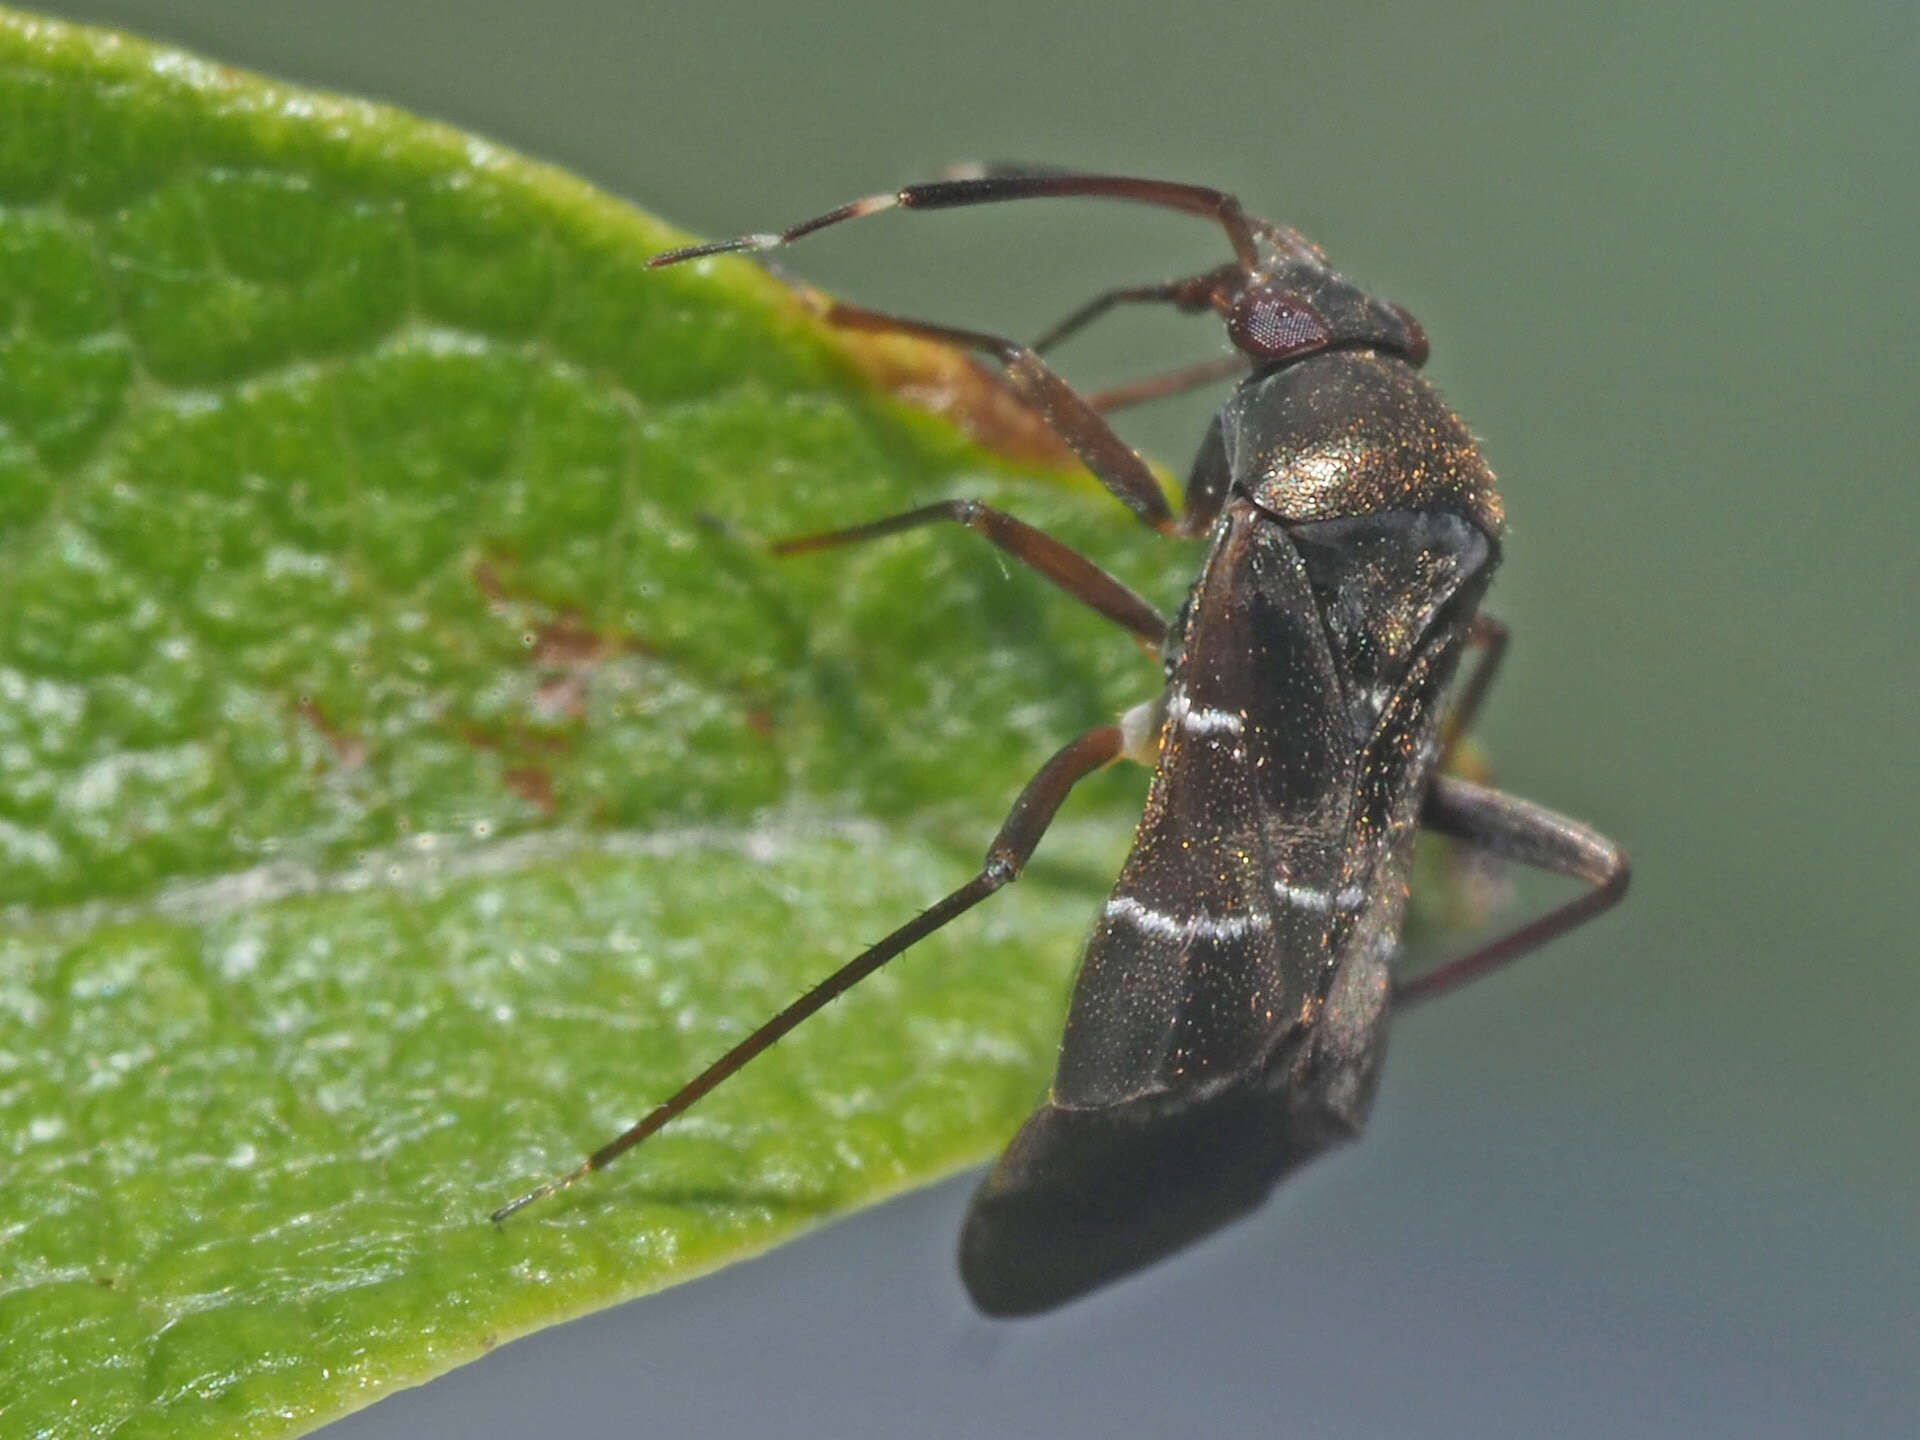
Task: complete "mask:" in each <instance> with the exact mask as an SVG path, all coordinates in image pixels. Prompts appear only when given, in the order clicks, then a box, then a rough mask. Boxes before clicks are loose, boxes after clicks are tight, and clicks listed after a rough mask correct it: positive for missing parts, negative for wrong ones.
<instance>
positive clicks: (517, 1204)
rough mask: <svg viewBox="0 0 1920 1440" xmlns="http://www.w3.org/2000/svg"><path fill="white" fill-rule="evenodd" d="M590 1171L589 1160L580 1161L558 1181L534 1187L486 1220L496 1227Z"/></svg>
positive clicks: (591, 1167)
mask: <svg viewBox="0 0 1920 1440" xmlns="http://www.w3.org/2000/svg"><path fill="white" fill-rule="evenodd" d="M591 1169H593V1162H592V1161H591V1160H586V1161H582V1162H581V1163H580V1165H578V1166H577V1167H576V1168H574V1169H572V1170H569V1171H568V1172H567V1173H566V1174H565V1175H562V1176H560V1177H559V1178H558V1179H555V1180H549V1181H547V1183H546V1184H544V1185H536V1186H535V1187H534V1188H533V1189H531V1190H529V1191H527V1193H526V1194H524V1195H521V1196H518V1197H516V1198H515V1199H512V1200H509V1201H508V1202H507V1203H506V1204H504V1205H502V1206H501V1207H500V1208H499V1209H498V1210H496V1211H494V1212H493V1213H492V1214H491V1215H489V1216H488V1217H487V1218H488V1219H489V1220H491V1221H492V1222H493V1223H494V1224H496V1225H498V1224H499V1223H500V1222H501V1221H502V1220H505V1219H506V1218H507V1217H508V1216H509V1215H513V1214H516V1213H518V1212H519V1211H521V1210H524V1209H526V1208H527V1206H529V1205H531V1204H533V1202H534V1201H536V1200H544V1199H546V1198H547V1196H549V1195H552V1194H554V1193H556V1192H558V1191H561V1190H564V1189H566V1188H567V1187H568V1186H569V1185H571V1184H573V1182H574V1181H576V1180H578V1179H580V1178H581V1177H582V1176H583V1175H585V1174H586V1173H587V1172H588V1171H590V1170H591Z"/></svg>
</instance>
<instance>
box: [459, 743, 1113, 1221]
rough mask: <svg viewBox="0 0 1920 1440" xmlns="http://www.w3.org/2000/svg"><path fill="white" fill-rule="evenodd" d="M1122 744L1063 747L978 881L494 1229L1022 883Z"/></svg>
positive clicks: (1014, 815) (1032, 783)
mask: <svg viewBox="0 0 1920 1440" xmlns="http://www.w3.org/2000/svg"><path fill="white" fill-rule="evenodd" d="M1123 744H1124V742H1123V740H1122V738H1121V734H1120V727H1119V726H1118V725H1102V726H1100V727H1099V728H1098V729H1095V730H1089V731H1088V732H1087V733H1086V734H1084V735H1082V736H1081V737H1080V738H1079V739H1077V740H1074V741H1071V742H1070V743H1068V744H1066V745H1064V746H1062V747H1061V748H1060V750H1059V751H1057V752H1056V753H1055V754H1054V756H1053V758H1052V759H1050V760H1048V761H1047V763H1046V764H1045V765H1042V766H1041V767H1040V771H1039V773H1038V774H1036V775H1035V776H1034V777H1033V779H1031V780H1029V781H1028V782H1027V788H1026V789H1024V790H1022V791H1021V792H1020V798H1019V799H1018V800H1016V801H1014V802H1013V809H1012V811H1011V812H1010V813H1009V814H1008V816H1007V820H1006V823H1005V824H1004V825H1002V826H1001V827H1000V833H999V834H998V835H996V836H995V837H994V840H993V844H992V845H990V846H988V847H987V858H986V863H985V864H983V865H982V866H981V867H980V873H979V874H978V875H975V876H974V877H973V879H971V880H969V881H968V882H967V883H966V884H965V885H962V886H961V887H960V888H959V889H958V890H955V891H954V892H953V893H952V894H951V895H948V896H947V897H946V898H945V899H944V900H941V901H938V902H937V903H935V904H933V905H931V906H929V907H928V908H927V909H925V910H923V911H921V912H920V914H919V915H917V916H916V917H914V918H913V919H912V920H910V921H908V922H907V923H906V924H905V925H902V926H901V927H900V928H899V929H898V930H895V931H894V932H893V933H892V934H891V935H889V936H887V937H886V939H884V940H881V941H879V942H878V943H877V944H874V945H872V946H870V947H868V948H867V949H866V950H863V951H862V952H861V953H860V954H858V955H856V956H854V958H853V959H851V960H849V961H848V962H847V963H846V964H844V965H842V966H841V967H840V968H839V969H838V970H836V971H834V972H833V974H831V975H829V976H828V977H827V978H826V979H825V980H822V981H821V982H820V983H819V984H818V985H816V986H814V987H813V988H812V989H811V990H809V991H807V993H806V994H804V995H802V996H801V997H800V998H799V999H798V1000H795V1001H794V1002H793V1003H792V1004H791V1005H789V1006H787V1008H786V1009H784V1010H782V1011H780V1013H779V1014H777V1015H775V1016H774V1017H773V1018H772V1019H770V1020H768V1021H766V1022H765V1023H764V1024H762V1025H761V1026H760V1027H759V1028H758V1029H757V1030H755V1031H754V1032H753V1033H752V1034H751V1035H749V1036H747V1037H746V1039H744V1040H742V1041H741V1042H740V1043H739V1044H738V1045H735V1046H734V1047H733V1048H732V1049H731V1050H729V1051H727V1053H726V1054H724V1055H722V1056H721V1057H720V1058H719V1059H718V1060H716V1061H714V1062H713V1063H712V1064H711V1065H709V1066H708V1067H707V1068H706V1069H705V1070H702V1071H701V1072H700V1073H699V1074H698V1075H696V1076H694V1078H693V1079H691V1080H689V1081H688V1082H687V1083H686V1084H685V1085H683V1086H682V1087H681V1088H680V1089H679V1090H678V1091H677V1092H675V1093H674V1094H673V1095H672V1096H671V1097H670V1098H668V1099H667V1100H665V1101H664V1102H662V1103H661V1104H660V1105H658V1106H656V1107H655V1108H654V1109H653V1110H652V1111H651V1112H649V1113H648V1115H647V1116H646V1118H645V1119H643V1120H641V1121H640V1123H639V1124H637V1125H635V1126H634V1127H633V1128H632V1129H630V1130H627V1131H626V1132H624V1133H623V1134H621V1135H619V1136H617V1137H616V1138H614V1139H612V1140H609V1141H608V1142H607V1143H606V1144H605V1145H602V1146H601V1147H600V1148H599V1149H598V1150H596V1151H594V1152H593V1154H591V1155H589V1156H588V1157H587V1158H586V1159H585V1160H584V1161H583V1162H581V1164H580V1165H579V1166H578V1167H577V1168H576V1169H574V1170H571V1171H569V1172H568V1173H567V1174H565V1175H562V1176H560V1177H559V1178H558V1179H555V1180H550V1181H548V1182H547V1183H546V1184H545V1185H541V1186H538V1187H536V1188H535V1189H532V1190H529V1191H528V1192H527V1193H526V1194H524V1195H522V1196H520V1197H519V1198H518V1199H516V1200H510V1201H508V1202H507V1203H506V1204H505V1205H502V1206H501V1207H500V1208H499V1209H498V1210H495V1211H494V1212H493V1215H492V1217H491V1218H492V1219H493V1220H495V1221H496V1222H497V1221H500V1220H504V1219H506V1218H507V1216H509V1215H511V1214H513V1213H514V1212H515V1211H516V1210H520V1209H524V1208H525V1207H526V1206H528V1205H531V1204H532V1203H533V1202H534V1201H536V1200H538V1199H541V1198H542V1197H543V1196H547V1195H551V1194H553V1193H554V1191H556V1190H563V1189H565V1188H566V1187H567V1186H569V1185H571V1184H572V1183H573V1182H574V1181H576V1180H579V1179H581V1178H582V1177H584V1176H586V1175H588V1174H591V1173H592V1172H593V1171H595V1170H599V1169H602V1168H604V1167H605V1166H607V1165H608V1164H610V1163H612V1162H613V1161H614V1160H615V1159H616V1158H617V1157H619V1156H620V1155H622V1154H624V1153H626V1152H627V1151H628V1150H631V1149H632V1148H633V1147H634V1146H635V1145H638V1144H639V1143H640V1142H641V1141H642V1140H645V1139H646V1138H647V1137H648V1136H649V1135H652V1134H653V1133H654V1132H655V1131H657V1130H658V1129H660V1127H661V1126H663V1125H665V1124H666V1123H667V1122H668V1121H670V1120H672V1119H674V1118H675V1117H677V1116H679V1115H681V1114H683V1113H684V1112H685V1111H686V1110H687V1109H689V1108H690V1107H691V1106H692V1105H693V1104H694V1103H695V1102H696V1101H698V1100H700V1099H701V1098H702V1097H704V1096H705V1095H706V1094H707V1093H708V1092H709V1091H711V1090H712V1089H713V1088H714V1087H715V1086H716V1085H718V1084H719V1083H720V1082H721V1081H723V1080H725V1079H726V1078H727V1077H728V1076H730V1075H732V1074H733V1073H734V1072H735V1071H736V1070H738V1069H740V1067H741V1066H743V1065H745V1064H746V1063H747V1062H748V1061H749V1060H751V1059H753V1058H754V1057H755V1056H756V1055H758V1054H760V1053H761V1052H762V1051H763V1050H765V1049H767V1048H768V1047H769V1046H771V1045H772V1044H773V1043H774V1042H775V1041H777V1040H779V1039H780V1038H781V1037H782V1036H784V1035H786V1034H787V1033H788V1032H789V1031H791V1030H792V1029H793V1028H794V1027H795V1026H797V1025H798V1024H800V1022H801V1021H803V1020H805V1019H807V1018H808V1017H809V1016H811V1015H813V1014H814V1013H815V1012H816V1011H818V1010H820V1009H821V1008H822V1007H823V1006H825V1005H826V1004H827V1003H828V1002H829V1001H832V1000H834V999H837V998H838V997H839V996H841V995H843V994H845V993H846V992H847V991H848V990H850V989H852V988H853V987H854V986H855V985H857V984H859V983H860V982H861V981H862V980H864V979H866V978H867V976H869V975H871V974H872V973H873V972H874V971H876V970H878V969H879V968H880V967H881V966H882V965H884V964H886V963H887V961H889V960H891V959H893V957H894V956H896V955H898V954H899V953H900V952H901V951H903V950H905V949H906V948H907V947H908V946H910V945H914V944H916V943H918V942H919V941H921V940H924V939H925V938H926V937H927V936H929V935H931V934H932V933H933V932H934V931H936V930H938V929H939V928H940V927H941V926H943V925H945V924H946V923H947V922H948V921H950V920H953V919H955V918H956V917H958V916H960V915H963V914H965V913H966V912H967V911H968V910H971V909H972V908H973V907H974V906H975V905H978V904H979V903H980V902H981V901H982V900H984V899H986V898H987V897H988V896H989V895H991V894H993V893H994V892H995V891H996V890H999V889H1001V888H1002V887H1003V886H1005V885H1007V884H1008V883H1010V882H1011V881H1013V880H1015V879H1017V878H1018V877H1019V874H1020V872H1021V870H1022V869H1024V868H1025V867H1026V863H1027V861H1028V859H1029V858H1031V857H1032V855H1033V852H1034V850H1035V848H1036V847H1037V846H1038V845H1039V844H1040V837H1041V836H1043V835H1045V834H1046V833H1047V827H1048V826H1049V825H1050V824H1052V823H1053V817H1054V815H1055V813H1056V812H1057V811H1058V810H1059V809H1060V805H1061V802H1062V801H1064V800H1065V799H1066V798H1067V793H1068V792H1069V791H1070V790H1072V789H1073V787H1074V785H1075V783H1076V782H1077V781H1079V780H1081V779H1082V778H1083V777H1085V776H1087V775H1090V774H1092V773H1093V772H1094V771H1095V770H1098V769H1099V768H1100V767H1101V766H1103V765H1105V764H1107V763H1108V762H1109V761H1111V760H1114V759H1117V758H1118V757H1119V755H1120V753H1121V749H1122V747H1123Z"/></svg>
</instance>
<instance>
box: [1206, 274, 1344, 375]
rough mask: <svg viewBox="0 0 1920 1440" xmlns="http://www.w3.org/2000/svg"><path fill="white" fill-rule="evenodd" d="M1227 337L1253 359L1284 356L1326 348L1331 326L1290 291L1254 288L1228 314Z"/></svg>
mask: <svg viewBox="0 0 1920 1440" xmlns="http://www.w3.org/2000/svg"><path fill="white" fill-rule="evenodd" d="M1227 338H1228V339H1230V340H1232V341H1233V343H1234V344H1235V345H1237V346H1238V347H1239V348H1240V349H1241V350H1243V351H1245V352H1246V353H1247V354H1249V355H1251V356H1253V358H1254V359H1256V360H1285V359H1287V358H1289V357H1290V356H1294V355H1304V354H1306V353H1307V352H1308V351H1310V350H1320V349H1323V348H1325V347H1326V346H1327V345H1328V344H1330V343H1332V340H1333V328H1332V327H1331V326H1330V325H1328V324H1327V322H1326V321H1325V320H1324V319H1323V318H1322V317H1321V314H1320V312H1319V311H1318V310H1316V309H1314V308H1313V306H1311V305H1309V304H1308V303H1307V302H1306V301H1305V300H1302V299H1301V298H1300V297H1299V296H1298V295H1295V294H1293V293H1292V292H1290V291H1287V290H1254V291H1250V292H1248V293H1247V294H1245V295H1243V296H1241V297H1240V299H1239V301H1238V303H1236V304H1235V305H1234V307H1233V311H1232V313H1230V314H1229V315H1228V316H1227Z"/></svg>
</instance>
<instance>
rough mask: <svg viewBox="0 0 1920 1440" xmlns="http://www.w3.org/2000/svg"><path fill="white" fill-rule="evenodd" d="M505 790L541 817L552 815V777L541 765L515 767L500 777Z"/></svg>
mask: <svg viewBox="0 0 1920 1440" xmlns="http://www.w3.org/2000/svg"><path fill="white" fill-rule="evenodd" d="M500 778H501V779H502V780H504V781H505V782H506V786H507V789H509V790H511V791H512V792H513V793H514V794H516V795H518V796H519V797H520V798H521V799H522V800H524V801H526V802H527V803H528V804H529V805H531V806H533V808H534V809H536V810H538V811H539V812H540V813H541V814H542V815H546V816H551V815H552V814H553V776H552V775H551V774H549V773H548V772H547V770H546V768H545V767H544V766H541V765H516V766H514V767H513V768H511V769H509V770H507V771H506V772H505V773H504V774H503V775H502V776H501V777H500Z"/></svg>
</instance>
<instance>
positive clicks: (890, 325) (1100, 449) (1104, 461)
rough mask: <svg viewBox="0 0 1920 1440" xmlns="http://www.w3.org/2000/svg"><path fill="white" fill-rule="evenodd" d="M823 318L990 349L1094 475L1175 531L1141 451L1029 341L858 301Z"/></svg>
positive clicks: (1161, 527) (1150, 519) (836, 305)
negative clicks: (906, 315) (906, 316)
mask: <svg viewBox="0 0 1920 1440" xmlns="http://www.w3.org/2000/svg"><path fill="white" fill-rule="evenodd" d="M825 318H826V319H827V321H828V322H830V323H831V324H835V325H842V326H845V327H846V328H848V329H850V330H865V331H868V332H871V333H874V334H881V335H911V336H915V337H916V338H918V339H921V340H932V341H934V342H936V343H938V344H942V345H959V346H964V347H965V348H967V349H969V350H980V351H984V352H985V353H987V354H989V355H992V356H993V357H994V358H995V359H997V360H998V361H999V362H1000V363H1001V364H1002V365H1003V366H1004V367H1005V368H1006V372H1007V381H1008V383H1009V384H1011V385H1012V386H1013V389H1014V393H1015V394H1017V395H1019V396H1020V398H1021V399H1022V400H1024V401H1026V402H1027V404H1028V405H1030V406H1032V407H1033V410H1034V413H1035V414H1037V415H1038V416H1039V417H1040V418H1041V420H1042V421H1044V422H1045V424H1046V426H1047V428H1048V429H1049V430H1051V431H1053V433H1054V434H1056V435H1058V436H1059V437H1060V438H1061V440H1063V441H1064V442H1065V443H1066V446H1067V448H1068V449H1069V450H1071V451H1073V453H1074V454H1076V455H1078V456H1079V457H1080V460H1081V463H1082V464H1084V465H1085V466H1086V467H1087V469H1089V470H1091V471H1092V472H1093V474H1094V478H1095V479H1097V480H1098V481H1099V482H1100V483H1101V484H1102V485H1105V486H1106V487H1107V489H1108V490H1110V491H1112V492H1113V494H1114V495H1115V496H1116V497H1117V498H1118V499H1119V501H1120V503H1121V504H1123V505H1125V506H1126V507H1127V508H1128V509H1129V510H1131V511H1133V513H1134V514H1135V515H1138V516H1139V517H1140V518H1141V519H1142V520H1144V521H1145V522H1146V523H1147V524H1149V525H1151V526H1152V527H1153V528H1154V529H1155V530H1158V531H1159V532H1160V533H1161V534H1162V535H1171V534H1173V533H1174V525H1173V511H1172V510H1171V508H1169V506H1168V505H1167V497H1166V495H1165V493H1163V492H1162V491H1161V489H1160V482H1159V481H1158V480H1156V479H1154V476H1153V471H1152V470H1151V469H1149V468H1148V466H1147V462H1146V461H1144V460H1142V459H1141V458H1140V456H1139V453H1138V452H1137V451H1135V450H1134V449H1133V447H1132V446H1130V445H1128V444H1127V442H1126V441H1124V440H1122V439H1121V438H1120V437H1119V436H1118V435H1116V434H1114V432H1113V427H1112V426H1110V425H1108V424H1107V422H1106V421H1105V420H1103V419H1102V418H1101V416H1100V412H1099V411H1098V410H1096V409H1094V408H1093V406H1091V405H1089V404H1088V403H1087V402H1086V400H1085V399H1084V398H1083V397H1082V396H1081V394H1080V392H1079V391H1077V390H1075V389H1074V388H1073V387H1072V386H1071V385H1069V384H1067V382H1066V381H1064V380H1062V379H1061V378H1060V377H1059V376H1058V375H1056V374H1054V372H1053V371H1052V370H1051V369H1049V368H1048V367H1047V363H1046V362H1045V361H1044V360H1042V359H1041V358H1040V356H1039V355H1038V354H1037V353H1036V352H1035V351H1034V348H1033V347H1032V346H1031V345H1022V344H1021V343H1019V342H1018V341H1017V340H1007V339H1003V338H1001V337H1000V336H998V335H987V334H983V333H981V332H980V331H977V330H960V329H955V328H954V327H952V326H948V325H930V324H927V323H926V322H924V321H920V320H907V319H903V318H901V317H900V316H897V315H885V314H882V313H881V312H879V311H877V310H865V309H862V308H861V307H859V306H857V305H847V304H843V303H841V302H839V301H834V302H832V303H831V304H830V305H829V306H828V307H827V310H826V315H825Z"/></svg>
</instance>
